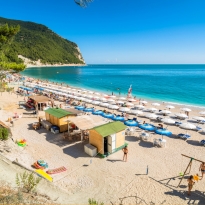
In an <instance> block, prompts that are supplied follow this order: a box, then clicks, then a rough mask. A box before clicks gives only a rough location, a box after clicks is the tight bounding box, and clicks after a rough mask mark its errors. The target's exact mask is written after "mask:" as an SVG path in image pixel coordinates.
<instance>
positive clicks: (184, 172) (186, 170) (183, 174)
mask: <svg viewBox="0 0 205 205" xmlns="http://www.w3.org/2000/svg"><path fill="white" fill-rule="evenodd" d="M192 160H193V158H191V160H190V162H189V164H188V166H187V168H186V169H185V171H184V174H183V176H182V178H181V180H180V182H179V184H178V186H177V187H179V185H180V184H181V182H182V179H183V178H184V175H185V174H186V171H187V169H188V168H189V167H190V166H191V164H192ZM189 171H190V170H189Z"/></svg>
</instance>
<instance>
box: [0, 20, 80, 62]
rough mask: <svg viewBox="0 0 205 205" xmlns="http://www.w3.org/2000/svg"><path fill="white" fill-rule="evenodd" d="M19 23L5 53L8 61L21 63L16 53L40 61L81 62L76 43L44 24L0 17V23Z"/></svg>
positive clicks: (13, 24)
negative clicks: (17, 30)
mask: <svg viewBox="0 0 205 205" xmlns="http://www.w3.org/2000/svg"><path fill="white" fill-rule="evenodd" d="M6 23H7V24H9V26H11V25H12V26H17V25H20V31H19V32H18V33H17V34H16V36H15V38H14V40H13V42H12V44H11V45H10V49H9V51H8V52H6V53H5V55H6V58H7V60H8V61H9V62H16V63H21V62H22V60H21V59H19V58H18V55H22V56H24V57H26V58H29V59H31V60H32V61H37V60H39V59H40V60H41V62H42V63H50V64H55V63H63V64H65V63H82V64H83V61H82V60H80V59H79V57H78V56H79V54H80V53H79V51H78V50H77V45H76V44H75V43H73V42H71V41H68V40H67V39H64V38H62V37H60V36H59V35H57V34H56V33H54V32H53V31H51V30H50V29H49V28H47V27H46V26H44V25H41V24H36V23H32V22H25V21H18V20H10V19H5V18H1V17H0V25H4V24H6Z"/></svg>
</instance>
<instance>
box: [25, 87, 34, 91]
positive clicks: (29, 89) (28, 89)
mask: <svg viewBox="0 0 205 205" xmlns="http://www.w3.org/2000/svg"><path fill="white" fill-rule="evenodd" d="M23 89H24V90H27V91H32V89H31V88H27V87H24V88H23Z"/></svg>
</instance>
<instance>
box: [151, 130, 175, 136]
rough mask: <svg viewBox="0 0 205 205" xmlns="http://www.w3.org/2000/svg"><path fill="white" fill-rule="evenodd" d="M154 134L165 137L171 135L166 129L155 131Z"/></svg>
mask: <svg viewBox="0 0 205 205" xmlns="http://www.w3.org/2000/svg"><path fill="white" fill-rule="evenodd" d="M155 133H157V134H159V135H165V136H171V135H172V133H171V132H170V131H169V130H167V129H157V130H155Z"/></svg>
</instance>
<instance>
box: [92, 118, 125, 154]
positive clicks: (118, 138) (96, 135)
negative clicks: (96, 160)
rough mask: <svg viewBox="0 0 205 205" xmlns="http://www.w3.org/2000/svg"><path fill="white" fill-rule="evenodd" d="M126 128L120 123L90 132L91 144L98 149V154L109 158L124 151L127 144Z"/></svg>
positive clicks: (112, 123)
mask: <svg viewBox="0 0 205 205" xmlns="http://www.w3.org/2000/svg"><path fill="white" fill-rule="evenodd" d="M125 129H126V126H125V125H124V124H123V123H122V122H119V121H116V122H110V123H107V124H104V125H101V126H98V127H94V128H93V129H90V131H89V143H90V144H91V145H93V146H95V147H97V152H98V153H99V154H101V155H102V156H107V155H109V154H111V153H114V152H116V151H118V150H120V149H122V148H123V147H124V146H125V145H126V143H125Z"/></svg>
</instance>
